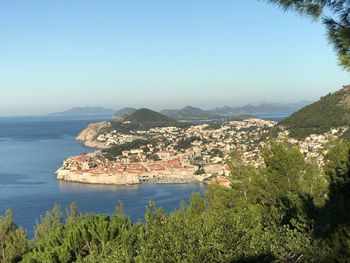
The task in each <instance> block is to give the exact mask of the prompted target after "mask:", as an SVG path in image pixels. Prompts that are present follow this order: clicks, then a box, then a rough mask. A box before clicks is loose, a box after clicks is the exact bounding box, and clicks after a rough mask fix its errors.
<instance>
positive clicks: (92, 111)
mask: <svg viewBox="0 0 350 263" xmlns="http://www.w3.org/2000/svg"><path fill="white" fill-rule="evenodd" d="M114 112H115V110H112V109H106V108H103V107H74V108H72V109H69V110H66V111H62V112H55V113H51V114H49V116H90V115H91V116H92V115H95V116H96V115H113V114H114Z"/></svg>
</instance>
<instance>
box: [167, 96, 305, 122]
mask: <svg viewBox="0 0 350 263" xmlns="http://www.w3.org/2000/svg"><path fill="white" fill-rule="evenodd" d="M310 103H311V102H309V101H302V102H299V103H289V104H281V103H263V104H260V105H245V106H241V107H228V106H223V107H218V108H215V109H211V110H202V109H200V108H195V107H191V106H186V107H185V108H183V109H180V110H163V111H161V113H163V114H164V115H167V116H169V117H171V118H174V119H177V120H187V121H194V120H222V119H227V118H230V117H235V116H238V115H241V116H244V115H247V116H248V115H249V116H261V115H273V114H284V115H289V114H292V113H293V112H295V111H297V110H299V109H301V108H302V107H304V106H306V105H308V104H310Z"/></svg>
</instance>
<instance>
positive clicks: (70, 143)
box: [0, 117, 206, 237]
mask: <svg viewBox="0 0 350 263" xmlns="http://www.w3.org/2000/svg"><path fill="white" fill-rule="evenodd" d="M104 119H105V118H104ZM100 120H101V119H96V118H94V119H91V118H86V119H62V118H52V117H51V118H49V117H25V118H24V117H23V118H17V117H16V118H0V214H3V213H4V212H5V210H6V209H8V208H11V209H12V210H13V212H14V216H15V221H16V223H17V224H18V225H21V226H24V227H25V228H26V229H27V231H28V234H29V236H30V237H32V235H33V230H34V226H35V224H36V220H37V219H38V218H39V217H40V215H43V214H44V213H45V211H46V210H48V209H51V208H52V206H53V205H54V204H55V203H59V204H60V205H61V207H62V208H65V207H68V206H69V204H70V203H71V202H77V204H78V210H79V212H82V213H112V212H114V211H115V207H116V205H117V203H118V202H119V201H121V202H122V203H123V204H124V208H125V212H126V214H127V215H129V216H130V217H131V218H132V219H133V220H138V219H143V216H144V212H145V206H146V205H147V204H148V201H149V200H151V199H152V200H153V201H155V202H156V204H157V205H158V206H161V207H163V208H164V209H165V210H166V211H172V210H174V209H176V208H177V207H178V206H179V203H180V202H181V201H182V200H185V201H187V200H188V199H189V197H190V195H191V193H192V192H200V193H203V192H204V191H205V189H206V186H205V185H202V184H173V185H172V184H141V185H137V186H130V187H127V186H103V185H86V184H78V183H66V182H62V181H57V180H56V177H55V175H54V172H55V171H56V170H57V169H58V168H59V167H60V166H61V164H62V161H63V160H64V159H65V158H67V157H69V156H72V155H77V154H80V153H83V152H88V151H91V149H89V148H86V147H84V146H83V145H82V144H80V143H78V142H76V141H75V140H74V139H75V137H76V135H77V134H78V133H79V132H80V131H81V130H82V129H83V128H85V127H86V126H87V124H88V123H90V122H94V121H100Z"/></svg>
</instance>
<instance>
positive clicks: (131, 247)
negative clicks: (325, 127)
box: [0, 141, 350, 263]
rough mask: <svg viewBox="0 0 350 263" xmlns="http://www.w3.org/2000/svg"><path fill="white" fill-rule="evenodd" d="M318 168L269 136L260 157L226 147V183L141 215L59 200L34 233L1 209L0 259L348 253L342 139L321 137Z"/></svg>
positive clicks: (348, 158)
mask: <svg viewBox="0 0 350 263" xmlns="http://www.w3.org/2000/svg"><path fill="white" fill-rule="evenodd" d="M327 150H328V151H327V154H326V155H325V157H326V164H325V167H324V169H323V170H322V171H321V170H320V169H319V168H318V167H317V166H316V165H315V164H313V163H312V162H306V161H305V160H304V158H303V156H302V154H301V153H300V151H299V149H298V147H296V146H292V145H290V144H288V143H286V142H285V143H275V142H272V143H271V144H270V146H269V147H267V148H266V149H265V150H264V153H263V156H264V160H265V163H266V167H263V168H261V169H258V170H256V169H255V168H254V167H251V166H247V165H245V164H243V162H242V159H241V155H240V153H239V152H234V153H233V155H232V158H231V160H230V162H229V165H230V167H231V169H232V186H231V187H222V186H219V185H211V186H210V187H209V190H208V191H207V193H206V195H205V198H202V197H201V196H200V195H199V194H193V196H192V198H191V200H190V202H189V204H188V205H185V204H184V203H182V204H181V205H180V207H179V209H178V210H176V211H174V212H172V213H170V214H167V213H165V212H164V211H163V210H162V209H161V208H157V207H156V205H155V204H154V203H152V202H150V204H149V206H148V207H147V210H146V213H145V221H144V222H132V221H131V220H130V219H129V218H128V217H127V216H126V215H125V214H124V213H123V211H122V207H121V206H118V208H117V210H116V213H115V214H112V215H109V216H108V215H79V214H78V213H77V208H76V205H75V204H72V205H71V207H70V208H69V209H68V211H67V215H68V216H67V219H66V222H65V223H64V222H63V220H62V212H61V210H60V208H59V206H57V205H56V206H55V207H54V208H53V210H52V211H49V212H47V213H46V215H45V216H43V217H42V218H41V220H40V222H38V225H37V227H36V231H35V237H34V239H33V240H30V241H29V240H27V238H26V234H25V231H24V230H23V229H22V228H17V227H16V226H15V224H14V221H13V217H12V214H11V212H10V211H8V212H6V214H5V215H4V216H3V217H1V218H0V261H1V262H30V263H32V262H348V260H349V258H350V213H349V211H350V155H349V150H350V145H349V144H347V143H344V142H341V141H333V142H332V143H330V144H329V145H328V149H327Z"/></svg>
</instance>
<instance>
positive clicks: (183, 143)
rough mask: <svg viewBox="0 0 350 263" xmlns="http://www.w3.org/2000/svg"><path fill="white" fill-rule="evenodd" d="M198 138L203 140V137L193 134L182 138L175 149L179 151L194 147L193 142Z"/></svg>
mask: <svg viewBox="0 0 350 263" xmlns="http://www.w3.org/2000/svg"><path fill="white" fill-rule="evenodd" d="M196 140H198V141H199V140H201V138H199V137H198V136H191V137H189V138H182V139H180V140H179V141H178V143H177V145H176V147H175V149H176V150H178V151H181V150H187V149H189V148H191V147H192V142H194V141H196Z"/></svg>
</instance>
